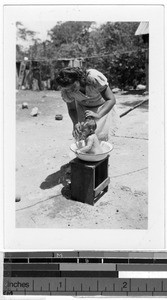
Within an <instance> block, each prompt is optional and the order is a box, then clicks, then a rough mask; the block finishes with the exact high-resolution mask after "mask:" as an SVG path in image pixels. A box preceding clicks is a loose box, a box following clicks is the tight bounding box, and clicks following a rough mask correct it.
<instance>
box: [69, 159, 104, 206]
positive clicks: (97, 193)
mask: <svg viewBox="0 0 167 300" xmlns="http://www.w3.org/2000/svg"><path fill="white" fill-rule="evenodd" d="M108 159H109V156H107V157H106V158H105V159H103V160H101V161H98V162H87V161H83V160H80V159H78V158H75V159H73V160H72V161H71V199H73V200H77V201H79V202H83V203H87V204H90V205H94V203H95V202H96V201H97V200H98V199H99V198H100V197H101V196H102V195H103V194H104V193H106V192H107V191H108V184H109V182H110V178H109V177H108Z"/></svg>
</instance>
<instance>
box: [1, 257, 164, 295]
mask: <svg viewBox="0 0 167 300" xmlns="http://www.w3.org/2000/svg"><path fill="white" fill-rule="evenodd" d="M3 267H4V269H3V294H4V295H69V296H70V295H74V296H84V295H85V296H87V295H90V296H91V295H92V296H93V295H102V296H162V297H164V296H167V252H128V251H125V252H121V251H120V252H114V251H104V252H102V251H67V252H66V251H63V252H60V251H58V252H7V253H5V254H4V263H3Z"/></svg>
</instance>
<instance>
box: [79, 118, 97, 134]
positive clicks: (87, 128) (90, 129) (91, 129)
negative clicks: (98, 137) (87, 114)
mask: <svg viewBox="0 0 167 300" xmlns="http://www.w3.org/2000/svg"><path fill="white" fill-rule="evenodd" d="M96 128H97V124H96V121H95V120H94V119H86V121H85V122H84V124H83V131H82V136H83V138H86V137H87V136H89V135H91V134H93V133H95V130H96Z"/></svg>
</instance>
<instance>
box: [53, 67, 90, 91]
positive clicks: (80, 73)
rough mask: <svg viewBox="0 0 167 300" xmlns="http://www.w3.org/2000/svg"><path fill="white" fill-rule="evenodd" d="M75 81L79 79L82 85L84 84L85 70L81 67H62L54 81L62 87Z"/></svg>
mask: <svg viewBox="0 0 167 300" xmlns="http://www.w3.org/2000/svg"><path fill="white" fill-rule="evenodd" d="M75 81H79V82H80V84H81V85H82V86H84V85H85V84H86V72H85V71H84V70H82V69H81V68H76V67H73V68H72V67H67V68H64V69H62V70H60V72H59V73H58V75H57V77H56V82H57V83H58V84H59V85H60V86H62V87H66V86H68V85H69V84H73V83H74V82H75Z"/></svg>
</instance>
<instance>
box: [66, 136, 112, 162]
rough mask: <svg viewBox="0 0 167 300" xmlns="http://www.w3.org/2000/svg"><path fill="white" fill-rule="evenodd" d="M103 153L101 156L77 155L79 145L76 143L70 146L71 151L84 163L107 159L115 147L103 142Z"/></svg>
mask: <svg viewBox="0 0 167 300" xmlns="http://www.w3.org/2000/svg"><path fill="white" fill-rule="evenodd" d="M100 145H101V147H102V150H103V153H101V154H91V153H79V154H78V153H76V150H77V149H78V147H77V145H76V144H75V143H73V144H72V145H71V146H70V149H71V150H72V151H73V152H74V153H75V154H76V156H77V157H78V158H79V159H81V160H84V161H100V160H102V159H104V158H106V157H107V156H108V155H109V153H110V152H111V151H112V150H113V148H114V147H113V145H112V144H110V143H108V142H104V141H102V142H101V143H100Z"/></svg>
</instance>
